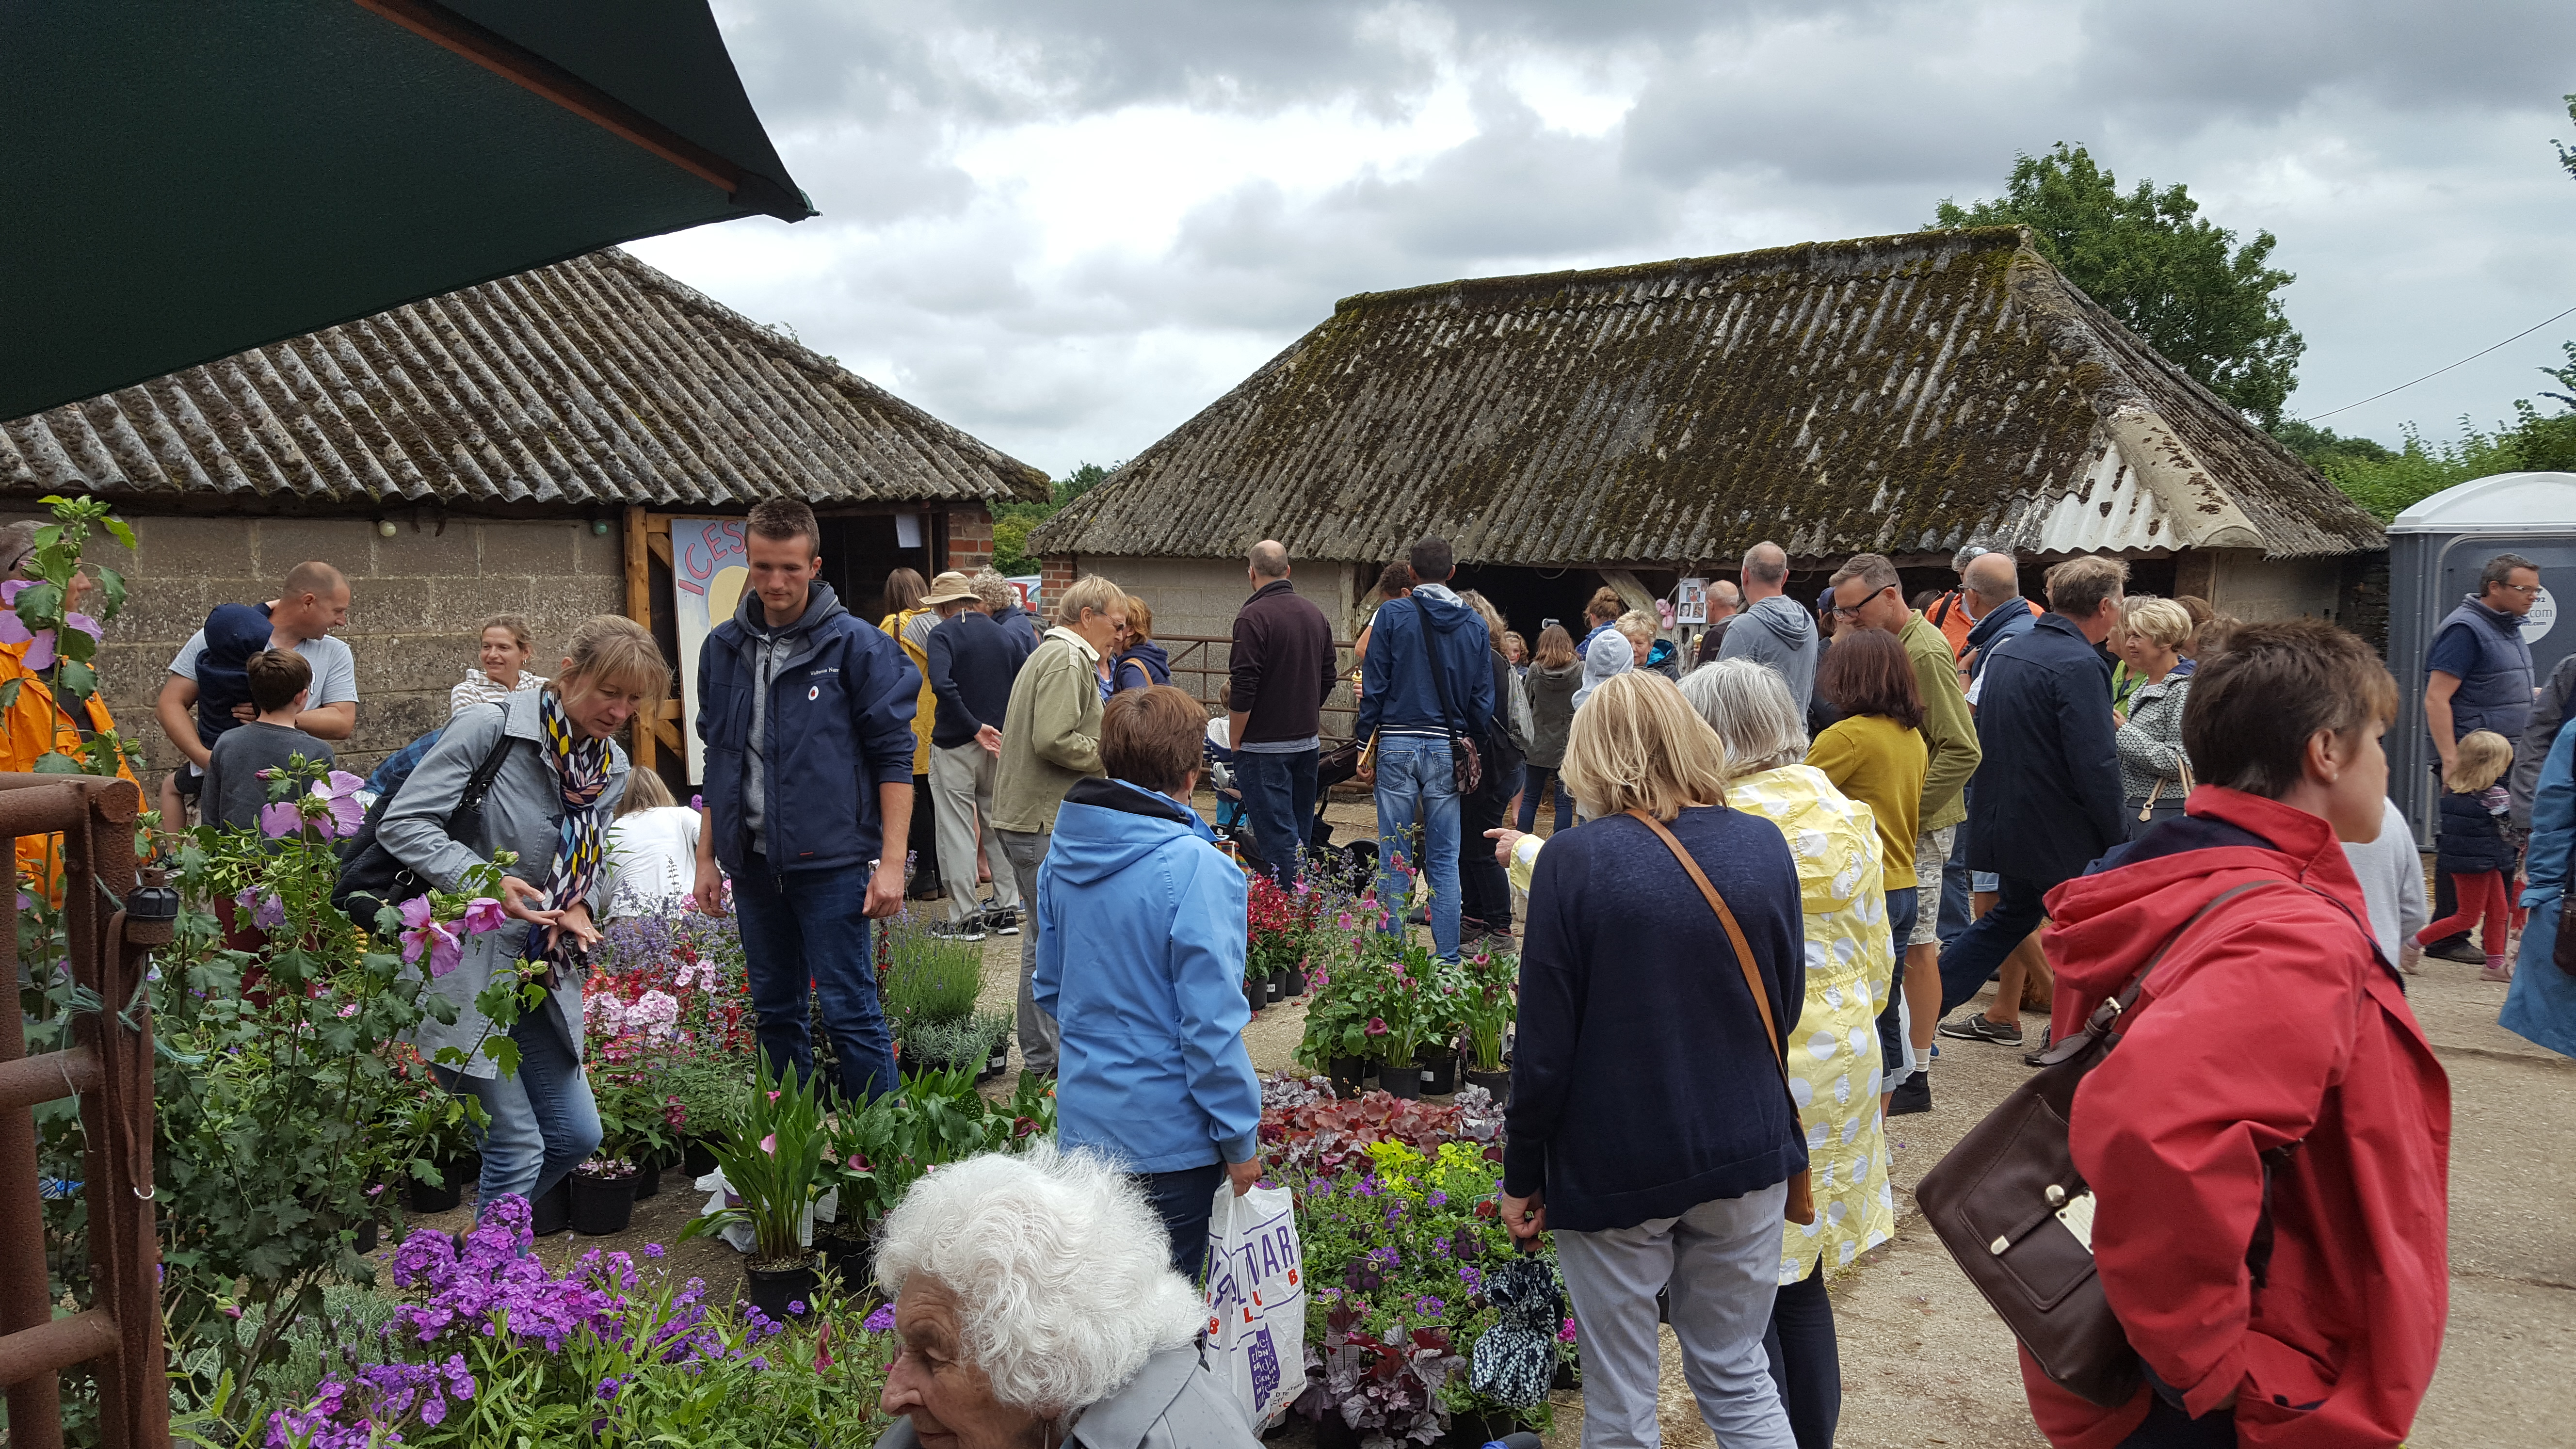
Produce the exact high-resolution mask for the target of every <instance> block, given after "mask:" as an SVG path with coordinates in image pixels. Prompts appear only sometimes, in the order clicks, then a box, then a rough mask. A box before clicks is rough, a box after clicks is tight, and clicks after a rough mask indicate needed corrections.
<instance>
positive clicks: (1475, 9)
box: [634, 0, 2576, 474]
mask: <svg viewBox="0 0 2576 1449" xmlns="http://www.w3.org/2000/svg"><path fill="white" fill-rule="evenodd" d="M715 9H716V14H717V17H718V19H719V20H720V21H721V23H722V24H723V27H724V31H725V36H726V40H727V42H728V43H729V44H730V45H731V47H732V50H733V54H734V58H735V61H736V62H737V64H738V65H739V66H740V67H741V70H742V74H743V80H744V82H745V84H746V85H747V86H748V87H749V89H750V92H751V98H752V102H753V104H754V105H755V106H757V107H758V109H759V111H760V113H761V115H762V117H763V118H764V119H765V120H766V121H767V123H768V126H769V133H770V135H771V137H772V138H773V139H775V140H776V142H777V143H778V149H779V152H780V154H781V155H782V156H783V157H784V158H785V159H786V162H787V165H788V168H789V170H790V171H791V172H792V173H793V174H794V176H795V177H796V179H797V180H798V181H799V182H800V183H802V184H803V186H804V187H805V188H806V190H807V192H808V193H809V194H810V195H811V196H812V198H813V201H814V204H815V206H816V207H817V208H818V209H820V210H821V212H822V213H823V214H822V215H821V216H820V217H817V218H815V219H813V220H809V221H805V222H801V223H799V224H797V225H794V226H788V225H785V224H783V223H780V222H776V221H772V220H769V219H767V218H755V219H752V220H748V221H740V222H733V223H729V224H726V225H722V226H711V227H703V228H700V229H698V230H696V231H691V232H684V233H681V234H679V235H677V236H672V237H665V238H659V239H655V240H650V241H645V242H640V243H637V244H635V246H634V250H635V251H636V252H637V253H638V254H640V255H642V256H643V257H645V258H646V259H647V260H649V261H651V262H652V263H653V264H654V265H656V266H659V267H661V268H663V269H664V270H666V271H669V272H671V273H673V274H674V275H676V276H678V277H680V278H681V279H682V280H684V281H686V282H688V283H690V284H691V285H693V286H696V287H698V288H701V289H702V290H704V291H706V292H708V293H710V294H712V295H713V296H715V297H716V298H718V299H719V300H721V301H723V302H725V303H726V304H728V305H730V306H732V307H734V308H736V309H738V310H740V311H742V312H744V313H746V314H748V315H749V316H751V317H753V318H755V319H757V320H759V321H763V322H769V323H784V324H786V325H788V326H790V327H792V328H793V329H794V330H795V332H796V334H797V335H798V336H799V337H801V338H802V339H803V340H804V341H805V342H806V344H807V345H809V346H812V347H814V348H816V349H818V350H820V351H822V352H826V353H829V354H831V355H833V356H835V357H838V358H839V359H840V360H841V361H842V362H843V363H845V364H846V365H848V366H849V367H850V368H851V369H853V370H854V371H857V372H859V373H861V374H863V375H864V376H866V377H868V378H870V379H871V380H873V381H876V382H878V383H880V384H882V385H884V386H886V387H887V388H890V389H892V390H893V391H894V392H896V393H898V394H900V395H901V396H903V397H905V398H907V399H909V400H911V401H912V402H914V403H917V404H919V405H921V406H922V407H925V408H927V409H929V410H930V411H931V412H933V413H935V414H937V415H939V416H940V417H943V418H945V419H947V420H949V421H950V422H953V423H955V424H957V425H958V426H960V427H963V428H965V429H966V430H967V431H969V432H972V433H974V434H976V435H977V436H979V437H982V438H984V439H985V440H987V441H988V442H991V443H992V444H994V445H995V446H997V447H1000V448H1002V449H1003V450H1005V451H1007V452H1010V453H1012V454H1014V455H1016V456H1018V457H1020V458H1023V459H1025V460H1027V461H1028V462H1031V463H1034V464H1036V465H1038V466H1039V467H1042V468H1045V469H1046V470H1048V471H1049V472H1051V473H1057V474H1061V473H1063V472H1065V471H1066V470H1068V469H1070V468H1071V467H1072V466H1073V465H1074V464H1076V463H1078V462H1082V461H1086V460H1088V461H1095V462H1108V461H1111V460H1115V459H1120V458H1126V457H1129V456H1132V455H1133V454H1135V453H1136V452H1137V451H1138V450H1139V449H1141V448H1143V447H1145V446H1146V445H1147V444H1149V443H1151V442H1153V441H1154V440H1155V439H1156V438H1158V437H1160V436H1162V435H1163V434H1164V433H1165V432H1167V431H1169V430H1170V429H1171V428H1172V427H1174V426H1175V425H1177V424H1178V423H1180V422H1181V421H1182V420H1184V419H1185V418H1187V417H1189V416H1190V415H1191V414H1193V413H1195V412H1197V411H1198V410H1199V409H1200V408H1202V407H1204V406H1206V405H1207V404H1208V403H1209V402H1211V401H1213V400H1214V399H1215V398H1217V397H1219V396H1221V395H1222V394H1223V393H1224V392H1225V391H1226V390H1227V389H1229V388H1231V387H1232V386H1234V384H1235V383H1237V382H1239V381H1240V380H1241V379H1242V378H1243V377H1244V376H1245V375H1246V374H1247V373H1249V372H1251V371H1252V370H1253V369H1254V368H1255V367H1257V366H1259V365H1260V364H1261V363H1262V362H1263V361H1264V360H1266V359H1268V358H1269V357H1271V356H1272V355H1274V354H1275V353H1277V352H1278V351H1279V350H1280V349H1281V348H1282V347H1285V346H1286V345H1287V344H1288V343H1290V342H1291V341H1293V340H1295V339H1296V338H1297V337H1298V336H1299V335H1300V334H1302V333H1303V332H1305V331H1306V330H1307V329H1308V328H1310V327H1312V326H1314V325H1315V324H1316V323H1317V322H1319V321H1321V320H1323V319H1324V318H1325V317H1326V316H1328V315H1329V314H1330V312H1331V310H1332V305H1333V301H1334V299H1335V298H1337V297H1341V296H1345V295H1347V294H1349V293H1352V292H1358V291H1370V290H1382V289H1386V288H1393V287H1405V286H1413V285H1416V284H1420V283H1425V282H1438V281H1445V280H1448V279H1451V278H1455V277H1470V276H1486V275H1495V274H1501V273H1510V272H1524V271H1542V270H1551V269H1556V268H1563V267H1585V266H1601V265H1609V264H1615V263H1623V262H1635V261H1648V260H1658V259H1662V258H1666V257H1677V256H1700V255H1710V254H1716V253H1724V252H1733V251H1742V250H1746V249H1749V248H1754V247H1764V246H1775V245H1781V244H1785V243H1791V242H1800V241H1811V240H1822V239H1831V238H1839V237H1854V236H1873V235H1880V234H1884V233H1888V232H1897V231H1908V230H1912V229H1914V228H1916V227H1919V226H1921V225H1923V224H1924V223H1926V222H1928V221H1929V220H1931V216H1932V208H1933V205H1934V203H1935V202H1937V201H1938V200H1939V199H1941V198H1942V197H1944V196H1949V197H1956V198H1958V199H1959V200H1961V201H1966V200H1968V199H1971V198H1974V197H1982V196H1991V195H1994V194H1996V193H1998V192H1999V191H2000V190H2001V188H2002V182H2003V179H2004V176H2005V174H2006V173H2007V172H2008V171H2009V170H2010V168H2011V165H2012V160H2013V155H2014V153H2015V152H2016V151H2034V152H2035V151H2040V150H2044V149H2045V148H2046V147H2048V146H2049V145H2050V144H2051V143H2053V142H2057V141H2061V140H2062V141H2068V142H2077V143H2082V144H2085V145H2087V146H2089V147H2090V148H2091V150H2092V153H2093V155H2094V157H2095V158H2096V159H2097V160H2098V161H2100V162H2101V163H2102V164H2104V165H2105V166H2107V167H2109V168H2110V169H2111V170H2112V171H2114V172H2115V173H2116V174H2117V175H2118V177H2119V178H2120V180H2121V183H2122V184H2123V186H2127V185H2130V184H2133V183H2135V182H2136V181H2138V180H2140V179H2153V180H2154V181H2156V182H2157V183H2159V184H2160V185H2161V184H2165V183H2170V182H2175V181H2180V182H2183V183H2185V184H2187V185H2189V187H2190V188H2191V192H2192V195H2193V196H2194V197H2195V198H2197V199H2198V200H2199V201H2200V202H2201V204H2202V211H2203V215H2205V216H2209V217H2211V218H2214V219H2215V220H2216V221H2218V222H2219V224H2221V225H2223V226H2228V227H2231V228H2234V229H2235V230H2236V231H2237V232H2238V233H2239V234H2240V235H2242V236H2251V235H2252V234H2253V233H2254V232H2255V231H2257V230H2263V229H2269V230H2270V231H2272V232H2273V233H2274V234H2275V235H2276V236H2278V237H2279V238H2280V247H2279V250H2278V252H2277V253H2276V254H2275V258H2274V262H2275V265H2279V266H2283V267H2286V268H2287V269H2289V270H2290V271H2293V272H2295V273H2297V274H2298V278H2299V280H2298V282H2297V284H2296V285H2294V286H2292V287H2290V288H2289V289H2288V291H2287V293H2286V294H2285V295H2286V297H2287V303H2288V308H2289V313H2290V318H2291V321H2292V322H2293V323H2294V324H2295V325H2296V326H2297V327H2298V328H2299V329H2300V330H2301V331H2302V332H2303V333H2304V334H2305V335H2306V337H2307V342H2308V352H2307V355H2306V357H2305V359H2304V360H2303V363H2302V366H2301V368H2300V372H2299V377H2300V386H2299V390H2298V392H2297V393H2296V394H2295V395H2294V396H2293V397H2292V398H2291V401H2290V411H2291V412H2292V413H2293V414H2316V413H2321V412H2324V411H2326V410H2327V409H2331V408H2339V407H2342V406H2343V405H2345V404H2348V403H2352V402H2355V401H2357V400H2359V399H2362V398H2364V397H2367V396H2369V395H2370V394H2372V393H2375V392H2378V391H2381V390H2382V389H2385V388H2389V387H2394V386H2396V385H2397V384H2399V383H2403V382H2405V381H2407V380H2408V379H2410V378H2413V377H2416V376H2417V375H2419V374H2421V373H2425V372H2429V371H2431V370H2433V369H2434V368H2436V367H2439V366H2441V365H2443V364H2445V363H2449V362H2452V361H2455V360H2457V359H2459V358H2461V357H2464V356H2466V355H2467V354H2469V353H2472V352H2475V351H2477V350H2478V349H2480V348H2483V347H2486V346H2488V345H2489V344H2491V343H2494V342H2497V341H2499V340H2501V339H2503V338H2505V337H2507V336H2510V335H2511V334H2513V333H2515V332H2517V331H2520V330H2521V329H2523V328H2525V327H2528V326H2530V325H2531V324H2533V323H2535V322H2538V321H2540V320H2541V319H2543V318H2545V317H2548V316H2549V315H2550V314H2551V313H2554V312H2557V311H2559V310H2561V309H2562V308H2567V307H2576V180H2571V179H2570V178H2569V177H2568V175H2567V174H2566V173H2565V172H2564V171H2563V170H2561V169H2560V168H2559V167H2558V165H2557V161H2556V157H2555V155H2554V153H2553V152H2552V151H2551V149H2550V145H2549V142H2550V140H2551V138H2553V137H2559V138H2564V139H2566V140H2568V141H2570V142H2571V143H2576V127H2571V126H2570V125H2569V123H2568V119H2567V115H2566V106H2565V102H2564V101H2562V100H2561V99H2560V96H2561V95H2562V94H2563V93H2565V92H2568V91H2576V4H2571V3H2569V0H2450V3H2446V4H2439V5H2436V4H2428V3H2423V0H2347V3H2341V4H2329V3H2321V0H2157V3H2152V4H2149V3H2119V4H2099V3H2097V4H2081V3H2070V0H2052V3H2008V0H1989V3H1947V4H1945V3H1913V0H1887V3H1878V4H1870V3H1821V0H1820V3H1808V4H1799V5H1773V4H1745V3H1738V0H1710V3H1698V4H1681V3H1664V0H1588V3H1582V4H1573V3H1547V0H1474V3H1458V4H1438V3H1397V4H1375V3H1345V0H1131V3H1106V0H1053V3H1046V0H1015V3H1002V0H952V3H940V0H901V3H895V0H716V5H715ZM2571 337H2576V316H2571V317H2568V318H2566V319H2564V320H2563V321H2560V322H2558V323H2556V324H2553V325H2552V326H2549V327H2546V328H2544V329H2542V330H2541V331H2539V332H2537V333H2534V334H2533V335H2531V336H2530V337H2527V338H2524V339H2523V340H2521V341H2519V342H2516V343H2514V344H2512V345H2510V346H2507V347H2505V348H2503V349H2501V350H2500V351H2497V352H2495V353H2494V354H2492V355H2490V356H2488V357H2486V358H2484V359H2481V360H2479V361H2476V362H2472V363H2470V364H2468V365H2467V366H2464V367H2461V368H2458V369H2456V370H2455V371H2452V372H2450V373H2448V374H2445V375H2444V376H2442V377H2439V378H2436V379H2434V380H2433V381H2431V382H2427V383H2424V384H2422V385H2421V386H2418V387H2415V388H2412V389H2410V390H2408V391H2406V392H2403V393H2400V394H2398V395H2397V396H2395V397H2392V398H2389V399H2386V400H2385V401H2382V402H2377V403H2372V404H2370V405H2368V406H2366V407H2362V408H2358V409H2354V410H2352V411H2349V412H2343V413H2340V414H2339V415H2337V416H2335V417H2332V418H2329V419H2326V420H2325V425H2326V426H2329V427H2333V428H2336V429H2338V430H2340V431H2344V432H2358V433H2361V434H2364V435H2368V436H2373V437H2378V438H2381V439H2384V440H2388V441H2391V442H2393V441H2395V439H2396V438H2397V435H2398V429H2399V426H2400V424H2402V423H2404V422H2406V421H2408V420H2410V419H2412V420H2416V421H2419V422H2420V423H2422V424H2423V425H2424V428H2425V431H2426V432H2428V433H2429V434H2433V435H2435V436H2448V435H2450V434H2452V433H2453V432H2455V431H2456V424H2455V422H2454V420H2455V419H2456V418H2457V417H2458V416H2459V415H2460V414H2461V413H2463V412H2466V413H2469V414H2472V415H2474V416H2475V417H2476V418H2477V419H2479V420H2480V421H2482V422H2486V421H2492V420H2494V419H2497V418H2499V417H2502V416H2504V415H2505V414H2506V413H2507V412H2508V410H2509V407H2510V403H2511V400H2512V399H2513V398H2516V397H2521V396H2528V395H2530V394H2531V393H2533V392H2534V391H2535V390H2537V389H2538V388H2539V387H2541V386H2544V385H2546V380H2545V379H2544V378H2542V377H2541V376H2540V374H2539V373H2538V372H2537V371H2536V370H2535V369H2536V368H2538V367H2539V366H2540V365H2541V364H2542V363H2544V362H2556V361H2557V360H2558V359H2559V344H2560V342H2562V341H2563V340H2565V339H2568V338H2571Z"/></svg>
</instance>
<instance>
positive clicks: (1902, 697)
mask: <svg viewBox="0 0 2576 1449" xmlns="http://www.w3.org/2000/svg"><path fill="white" fill-rule="evenodd" d="M1816 693H1817V694H1819V695H1822V696H1823V697H1824V700H1825V702H1826V703H1827V704H1830V705H1832V706H1833V707H1834V708H1836V709H1838V710H1840V711H1842V714H1843V718H1842V719H1841V721H1840V722H1838V723H1836V724H1835V725H1834V726H1833V727H1832V728H1830V729H1828V730H1826V731H1825V732H1824V733H1823V734H1820V735H1818V736H1816V743H1815V745H1814V746H1813V747H1812V748H1810V749H1809V750H1808V751H1807V763H1808V764H1810V765H1813V766H1815V767H1816V768H1817V769H1819V770H1822V771H1824V772H1825V777H1826V778H1827V779H1829V780H1832V781H1833V782H1834V788H1836V789H1838V790H1840V791H1842V792H1843V793H1844V794H1846V795H1848V796H1850V797H1851V798H1853V799H1854V800H1858V801H1859V802H1861V803H1862V804H1864V805H1867V806H1868V807H1869V808H1870V813H1871V814H1873V815H1875V816H1877V817H1878V839H1879V843H1880V845H1881V847H1882V848H1883V851H1884V854H1885V858H1886V863H1887V871H1886V879H1887V926H1888V931H1889V932H1890V934H1891V935H1892V936H1893V937H1894V938H1895V949H1896V950H1897V951H1898V952H1900V953H1901V952H1903V951H1904V949H1905V942H1906V941H1907V940H1908V939H1909V938H1911V937H1912V936H1913V934H1914V910H1915V898H1916V893H1915V879H1914V835H1915V826H1916V825H1917V824H1918V823H1920V822H1919V820H1918V818H1917V817H1918V816H1919V815H1920V814H1921V812H1922V807H1923V773H1924V771H1925V770H1926V769H1928V768H1930V763H1931V750H1930V747H1929V746H1927V745H1925V744H1924V742H1923V732H1922V730H1921V729H1920V728H1918V727H1919V726H1920V725H1921V724H1922V723H1923V692H1922V690H1921V688H1920V687H1918V686H1917V685H1916V684H1915V682H1914V663H1913V661H1912V660H1911V659H1909V658H1907V657H1906V654H1905V646H1904V645H1903V644H1901V643H1899V642H1897V638H1896V636H1895V635H1893V634H1889V633H1885V632H1882V631H1880V630H1877V629H1846V630H1844V631H1843V632H1842V633H1841V634H1839V635H1837V636H1835V639H1834V647H1833V648H1831V649H1828V650H1826V651H1825V659H1824V663H1822V664H1821V665H1819V666H1817V669H1816ZM1878 1039H1879V1044H1880V1047H1881V1049H1882V1050H1883V1051H1884V1052H1885V1054H1886V1057H1887V1064H1888V1078H1887V1081H1886V1084H1885V1087H1884V1090H1885V1091H1887V1092H1890V1093H1892V1092H1894V1091H1895V1090H1896V1084H1897V1083H1898V1082H1899V1081H1901V1080H1903V1078H1904V1076H1905V1046H1904V1041H1905V1038H1904V1016H1903V1008H1902V1007H1901V1006H1900V1005H1899V1004H1898V1003H1897V1002H1896V1001H1894V1000H1890V1001H1888V1002H1887V1003H1886V1004H1885V1005H1884V1006H1882V1007H1881V1008H1880V1010H1879V1013H1878Z"/></svg>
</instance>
